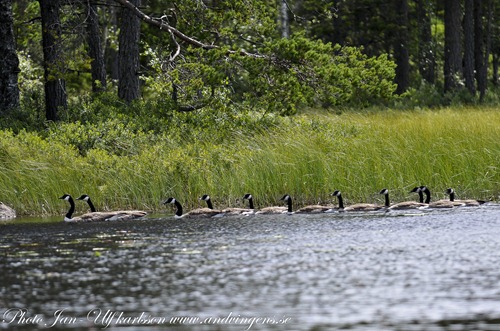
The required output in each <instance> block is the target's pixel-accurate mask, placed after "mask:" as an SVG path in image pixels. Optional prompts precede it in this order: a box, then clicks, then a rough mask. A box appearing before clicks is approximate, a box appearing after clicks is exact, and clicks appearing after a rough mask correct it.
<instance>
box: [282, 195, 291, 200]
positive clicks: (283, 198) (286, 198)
mask: <svg viewBox="0 0 500 331" xmlns="http://www.w3.org/2000/svg"><path fill="white" fill-rule="evenodd" d="M291 199H292V197H291V196H289V195H288V194H285V195H284V196H282V197H281V199H280V200H282V201H290V200H291Z"/></svg>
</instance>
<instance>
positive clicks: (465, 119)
mask: <svg viewBox="0 0 500 331" xmlns="http://www.w3.org/2000/svg"><path fill="white" fill-rule="evenodd" d="M103 116H104V117H103V118H106V117H105V116H106V115H103ZM180 116H183V117H182V118H181V117H180ZM195 116H198V117H197V118H194V117H195ZM200 116H201V115H193V114H181V115H179V116H178V117H177V118H174V119H172V118H170V119H169V120H170V121H171V122H174V124H172V125H171V126H170V127H168V128H164V129H163V130H161V131H156V132H155V131H154V130H153V129H151V128H153V127H154V125H152V124H151V123H153V122H155V119H154V118H151V119H150V121H151V123H149V124H147V123H142V122H137V121H134V119H133V118H132V117H126V116H124V115H123V116H113V117H112V116H109V117H107V118H113V119H112V120H107V121H100V122H99V123H98V124H97V123H96V122H92V120H87V121H82V122H76V123H75V122H72V123H69V122H61V123H53V124H51V125H48V127H47V129H45V130H31V131H30V130H25V129H22V130H19V131H13V130H11V129H4V130H0V201H3V202H4V203H6V204H7V205H9V206H11V207H13V208H14V209H15V210H16V211H17V214H18V215H19V216H28V215H36V216H49V215H59V214H60V215H63V214H64V212H65V210H66V209H67V205H66V204H64V203H61V200H59V199H58V197H60V196H61V194H63V193H69V194H72V195H80V194H89V195H90V196H92V198H93V199H94V200H95V202H96V205H97V208H98V210H101V211H104V210H116V209H128V208H130V209H142V210H148V211H151V212H166V213H172V210H171V209H169V208H165V207H164V206H163V205H162V204H161V202H162V201H163V200H164V199H165V198H167V197H169V196H175V197H176V198H177V199H178V200H180V201H182V202H183V205H184V206H185V209H186V210H190V209H192V208H197V207H200V206H201V204H202V203H204V201H201V202H200V201H199V200H198V197H200V196H201V195H203V194H209V195H210V196H211V197H212V198H213V200H214V205H215V208H225V207H240V206H244V205H245V202H244V201H243V200H242V199H241V198H242V197H243V195H244V194H245V193H251V194H252V195H253V196H254V197H255V200H256V208H262V207H265V206H270V205H276V203H278V201H277V200H278V199H279V197H281V196H282V195H283V194H285V193H287V194H290V195H291V196H292V197H293V198H294V204H295V206H294V208H299V207H300V206H303V205H306V204H316V203H320V204H328V203H336V201H335V197H331V196H330V193H331V192H333V191H334V190H340V191H342V193H343V194H344V196H345V198H346V205H348V204H353V203H358V202H368V203H379V204H383V197H381V196H380V195H379V194H378V192H379V191H380V190H381V189H382V188H388V189H389V190H390V191H391V197H392V200H393V201H394V202H398V201H401V200H414V199H416V197H415V196H414V195H412V194H411V193H409V191H410V190H411V189H412V188H413V187H415V186H420V185H426V186H427V187H429V188H430V189H431V190H432V192H433V200H438V199H443V198H446V195H445V192H444V191H445V190H446V189H447V188H448V187H452V188H454V189H455V191H456V192H457V198H460V199H467V198H474V199H481V200H487V201H489V200H493V201H498V199H499V196H500V171H499V170H500V169H499V167H500V164H499V160H500V129H499V128H500V109H499V108H498V107H496V108H495V107H483V108H471V107H468V108H467V107H464V108H451V107H450V108H443V109H440V110H414V111H392V110H384V111H373V112H357V113H356V112H345V113H342V114H333V113H328V112H326V111H317V112H314V111H309V112H306V113H303V114H299V115H294V116H290V117H279V116H275V115H269V116H272V119H266V120H264V119H262V118H261V119H259V120H257V119H255V118H256V116H253V117H252V115H251V114H247V115H246V116H247V118H246V119H245V120H241V119H237V118H235V117H230V116H229V117H228V118H226V119H225V120H223V121H221V122H220V123H219V122H217V121H218V120H219V119H220V118H221V116H220V114H219V115H218V116H219V117H217V119H216V118H215V117H213V118H212V117H210V118H208V117H206V116H211V115H204V116H205V117H204V118H200ZM259 116H260V117H262V114H259ZM117 118H118V120H117ZM250 118H254V119H252V120H249V119H250ZM238 121H240V122H238ZM252 121H253V122H252ZM256 121H266V123H265V125H262V126H259V125H260V124H259V123H256ZM161 123H162V122H160V124H157V125H161ZM148 127H150V128H148ZM85 211H87V206H86V205H85V204H81V205H77V213H79V212H85Z"/></svg>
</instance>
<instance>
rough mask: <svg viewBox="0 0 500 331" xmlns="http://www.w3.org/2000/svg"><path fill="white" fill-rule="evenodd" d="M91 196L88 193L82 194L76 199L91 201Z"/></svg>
mask: <svg viewBox="0 0 500 331" xmlns="http://www.w3.org/2000/svg"><path fill="white" fill-rule="evenodd" d="M89 199H90V197H89V196H88V195H87V194H82V195H81V196H80V197H78V198H76V200H83V201H89Z"/></svg>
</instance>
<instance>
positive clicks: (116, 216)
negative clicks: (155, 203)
mask: <svg viewBox="0 0 500 331" xmlns="http://www.w3.org/2000/svg"><path fill="white" fill-rule="evenodd" d="M59 199H63V200H66V201H68V202H69V205H70V208H69V210H68V212H67V213H66V216H65V217H64V221H65V222H73V223H74V222H99V221H116V220H132V219H138V218H141V217H144V216H146V214H147V213H146V212H145V211H141V210H120V211H109V212H90V213H86V214H83V215H80V216H76V217H73V213H74V212H75V201H74V200H73V198H72V197H71V195H69V194H64V195H63V196H62V197H60V198H59ZM82 200H83V199H82ZM88 200H90V198H89V199H88ZM88 200H87V203H88V202H89V201H88ZM91 208H92V207H91ZM94 210H95V208H94Z"/></svg>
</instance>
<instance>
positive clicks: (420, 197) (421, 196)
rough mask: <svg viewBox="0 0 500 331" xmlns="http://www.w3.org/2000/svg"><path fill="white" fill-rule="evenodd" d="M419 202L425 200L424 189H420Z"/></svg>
mask: <svg viewBox="0 0 500 331" xmlns="http://www.w3.org/2000/svg"><path fill="white" fill-rule="evenodd" d="M418 202H420V203H423V202H424V194H423V193H422V191H418Z"/></svg>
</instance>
